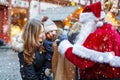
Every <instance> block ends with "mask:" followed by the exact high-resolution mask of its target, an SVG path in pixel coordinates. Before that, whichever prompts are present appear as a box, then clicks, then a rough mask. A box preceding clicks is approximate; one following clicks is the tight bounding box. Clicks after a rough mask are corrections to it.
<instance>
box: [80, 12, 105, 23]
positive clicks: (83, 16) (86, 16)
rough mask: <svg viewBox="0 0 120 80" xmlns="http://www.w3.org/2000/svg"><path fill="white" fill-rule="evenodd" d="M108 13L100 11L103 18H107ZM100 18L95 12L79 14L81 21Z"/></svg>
mask: <svg viewBox="0 0 120 80" xmlns="http://www.w3.org/2000/svg"><path fill="white" fill-rule="evenodd" d="M105 16H106V14H105V12H104V11H101V13H100V18H99V19H103V18H105ZM97 19H98V18H97V17H96V16H95V15H94V14H93V12H85V13H81V14H80V16H79V22H88V21H90V20H97Z"/></svg>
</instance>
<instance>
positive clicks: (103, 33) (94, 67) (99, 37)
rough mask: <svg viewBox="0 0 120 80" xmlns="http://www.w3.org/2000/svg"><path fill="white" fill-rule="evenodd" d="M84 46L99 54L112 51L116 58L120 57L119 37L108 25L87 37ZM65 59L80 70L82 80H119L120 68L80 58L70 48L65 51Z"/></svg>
mask: <svg viewBox="0 0 120 80" xmlns="http://www.w3.org/2000/svg"><path fill="white" fill-rule="evenodd" d="M84 46H85V47H87V48H90V49H94V50H97V51H101V52H104V51H114V52H115V55H116V56H120V35H119V34H118V33H117V32H116V30H115V29H113V28H112V26H111V25H110V24H104V25H103V27H100V28H99V29H97V30H96V31H95V32H94V33H92V34H90V35H89V37H88V38H87V39H86V41H85V43H84ZM65 57H66V58H67V59H68V60H69V61H71V62H72V63H73V64H74V65H76V66H78V68H80V77H81V78H82V79H84V80H86V79H89V80H90V79H104V78H120V68H115V67H111V66H110V65H109V64H100V63H95V62H92V61H89V60H87V59H83V58H80V57H78V56H76V55H74V54H73V53H72V48H68V49H67V51H66V52H65Z"/></svg>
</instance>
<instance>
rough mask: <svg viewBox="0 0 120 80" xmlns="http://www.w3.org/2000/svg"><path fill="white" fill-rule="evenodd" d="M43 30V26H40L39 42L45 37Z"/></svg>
mask: <svg viewBox="0 0 120 80" xmlns="http://www.w3.org/2000/svg"><path fill="white" fill-rule="evenodd" d="M45 38H46V37H45V31H44V28H43V26H42V27H41V32H40V35H39V42H43V40H44V39H45Z"/></svg>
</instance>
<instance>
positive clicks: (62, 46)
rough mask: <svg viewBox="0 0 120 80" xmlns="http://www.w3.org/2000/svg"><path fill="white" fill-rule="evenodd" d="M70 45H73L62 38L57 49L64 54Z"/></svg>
mask: <svg viewBox="0 0 120 80" xmlns="http://www.w3.org/2000/svg"><path fill="white" fill-rule="evenodd" d="M70 47H73V45H72V44H71V43H70V42H69V41H68V40H63V41H62V42H61V43H60V44H59V46H58V51H59V52H60V54H61V55H63V56H64V54H65V52H66V51H67V49H68V48H70Z"/></svg>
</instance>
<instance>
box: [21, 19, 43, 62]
mask: <svg viewBox="0 0 120 80" xmlns="http://www.w3.org/2000/svg"><path fill="white" fill-rule="evenodd" d="M41 28H42V24H41V22H40V21H39V20H36V19H31V20H29V21H28V22H27V23H26V24H25V26H24V29H23V36H22V37H23V41H24V54H23V55H24V59H25V61H26V63H28V64H32V62H33V60H34V58H35V54H34V52H35V51H36V50H37V49H39V47H40V45H39V44H40V43H39V34H40V33H41Z"/></svg>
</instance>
